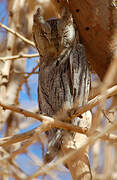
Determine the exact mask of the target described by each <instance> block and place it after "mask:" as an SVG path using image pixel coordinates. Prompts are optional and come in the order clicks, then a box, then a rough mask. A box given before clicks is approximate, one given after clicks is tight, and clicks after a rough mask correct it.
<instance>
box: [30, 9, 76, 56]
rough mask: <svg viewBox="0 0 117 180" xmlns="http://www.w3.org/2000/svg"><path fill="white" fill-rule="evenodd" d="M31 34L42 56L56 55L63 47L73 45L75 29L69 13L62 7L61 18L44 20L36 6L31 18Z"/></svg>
mask: <svg viewBox="0 0 117 180" xmlns="http://www.w3.org/2000/svg"><path fill="white" fill-rule="evenodd" d="M33 22H34V24H33V36H34V40H35V43H36V46H37V49H38V51H39V53H40V54H41V55H42V56H49V57H58V56H59V55H60V54H61V52H62V51H63V50H64V49H65V48H69V47H71V46H73V43H74V40H75V29H74V25H73V18H72V15H71V13H70V12H69V11H68V10H67V9H64V10H63V13H62V16H61V19H57V18H52V19H48V20H44V18H43V15H42V12H41V9H40V8H38V9H37V12H36V14H35V15H34V18H33Z"/></svg>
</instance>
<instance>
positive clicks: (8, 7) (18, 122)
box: [0, 0, 117, 180]
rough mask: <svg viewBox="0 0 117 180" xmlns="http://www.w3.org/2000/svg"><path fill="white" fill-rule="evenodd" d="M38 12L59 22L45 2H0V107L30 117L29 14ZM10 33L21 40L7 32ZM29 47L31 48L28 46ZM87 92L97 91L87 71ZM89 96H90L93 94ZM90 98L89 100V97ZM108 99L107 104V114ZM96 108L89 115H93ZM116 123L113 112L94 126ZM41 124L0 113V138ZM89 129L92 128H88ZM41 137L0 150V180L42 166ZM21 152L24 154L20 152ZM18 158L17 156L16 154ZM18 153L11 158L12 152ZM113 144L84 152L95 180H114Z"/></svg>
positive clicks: (34, 70) (34, 60) (32, 55)
mask: <svg viewBox="0 0 117 180" xmlns="http://www.w3.org/2000/svg"><path fill="white" fill-rule="evenodd" d="M39 6H41V7H42V9H43V11H44V12H46V13H44V16H45V18H50V17H52V16H58V14H57V12H56V10H55V8H54V6H53V4H52V2H50V1H49V0H44V1H43V0H34V1H32V0H20V1H19V0H0V23H2V24H4V25H5V26H7V27H9V28H10V30H9V29H7V28H6V27H5V28H4V27H3V26H1V25H0V102H3V103H6V104H11V105H15V106H17V107H21V108H23V109H25V110H29V111H31V112H34V113H37V112H38V95H37V88H38V71H39V65H38V64H39V56H38V52H37V50H36V48H35V46H34V43H33V37H32V25H33V14H34V13H35V11H36V9H37V8H38V7H39ZM11 30H14V31H15V32H18V33H19V34H20V35H21V36H23V37H25V38H26V40H30V41H29V42H28V41H26V40H22V39H21V38H19V37H18V36H17V35H14V34H13V33H11V32H10V31H11ZM31 43H32V44H31ZM91 76H92V89H95V92H96V91H98V89H99V87H100V84H101V82H100V79H99V77H98V75H97V74H96V73H94V72H93V71H92V74H91ZM93 92H94V91H93ZM92 97H93V96H92ZM111 103H112V99H111V98H110V99H109V100H107V101H106V108H107V109H108V108H109V107H110V106H111V105H112V104H111ZM95 112H97V107H95V108H93V109H92V113H93V114H94V115H95ZM114 120H116V111H112V112H111V113H109V114H108V116H106V115H104V114H103V116H102V118H101V121H100V124H99V130H100V131H103V129H104V127H105V126H106V124H107V123H111V121H114ZM40 124H41V123H40V122H39V121H37V120H35V119H33V118H28V117H24V116H23V115H19V114H17V113H15V112H14V111H10V110H4V109H3V108H2V107H0V137H1V138H3V137H6V136H12V135H15V134H21V133H24V132H27V131H30V130H32V129H34V128H36V127H38V126H39V125H40ZM93 124H94V126H96V125H95V123H94V122H93ZM42 138H44V136H43V135H42V137H38V138H36V140H35V141H34V142H33V143H32V142H29V145H28V146H27V147H24V144H25V143H27V142H28V139H26V140H24V141H23V140H21V141H20V142H19V143H16V144H12V145H10V146H8V147H0V180H14V179H26V178H27V179H28V176H30V175H32V174H34V173H35V172H36V171H37V170H38V169H39V168H40V167H41V166H42V151H43V143H42ZM22 147H24V149H23V148H22ZM20 149H21V152H20V151H18V152H17V150H20ZM15 151H16V152H17V153H14V154H13V152H15ZM116 153H117V147H116V141H114V143H111V142H109V141H104V140H101V139H99V140H97V141H96V142H95V144H93V145H92V146H91V147H90V149H89V159H90V165H91V168H92V173H93V176H94V179H96V180H98V179H105V180H107V179H109V180H110V179H112V180H117V154H116ZM32 179H62V180H63V179H68V180H71V179H72V178H71V175H70V173H69V171H68V170H67V169H66V168H65V167H64V166H63V165H61V164H59V166H57V167H56V168H54V170H53V171H52V173H49V174H48V175H45V176H39V177H38V176H37V178H32Z"/></svg>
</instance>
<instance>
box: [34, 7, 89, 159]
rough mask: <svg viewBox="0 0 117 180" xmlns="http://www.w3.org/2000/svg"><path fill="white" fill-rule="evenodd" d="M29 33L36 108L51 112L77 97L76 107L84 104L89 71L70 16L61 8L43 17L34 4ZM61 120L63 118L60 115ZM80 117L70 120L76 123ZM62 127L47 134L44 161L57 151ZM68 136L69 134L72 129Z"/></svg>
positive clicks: (63, 131) (87, 89) (59, 145)
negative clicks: (34, 54)
mask: <svg viewBox="0 0 117 180" xmlns="http://www.w3.org/2000/svg"><path fill="white" fill-rule="evenodd" d="M33 22H34V23H33V37H34V41H35V45H36V48H37V50H38V51H39V53H40V71H39V87H38V101H39V112H40V114H45V115H47V116H51V117H52V116H54V115H56V113H57V112H59V111H60V110H61V108H62V107H63V105H65V104H67V106H69V107H73V104H74V101H75V100H76V99H77V98H78V103H77V108H78V107H80V106H82V105H84V104H86V103H87V101H88V95H89V90H90V71H89V66H88V60H87V56H86V53H85V48H84V46H83V45H82V44H81V43H80V42H79V37H78V32H77V31H76V30H75V27H74V23H73V17H72V14H71V13H70V11H69V10H68V8H64V9H63V12H62V15H61V18H60V19H57V18H52V19H49V20H46V21H45V20H44V17H43V14H42V12H41V9H40V8H38V9H37V12H36V14H35V15H34V18H33ZM60 120H62V121H64V118H60ZM79 121H80V117H76V118H74V119H73V120H72V121H71V123H72V124H73V125H75V126H78V124H79ZM65 131H66V130H63V129H58V128H52V129H50V130H49V131H48V132H47V133H46V134H47V137H48V145H47V152H46V155H45V157H44V160H45V162H50V161H52V160H53V159H54V157H55V156H56V155H58V153H59V152H60V151H61V145H62V142H63V136H64V133H65ZM69 133H70V134H71V138H73V133H71V132H69Z"/></svg>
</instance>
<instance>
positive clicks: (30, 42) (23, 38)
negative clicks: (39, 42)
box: [0, 22, 35, 47]
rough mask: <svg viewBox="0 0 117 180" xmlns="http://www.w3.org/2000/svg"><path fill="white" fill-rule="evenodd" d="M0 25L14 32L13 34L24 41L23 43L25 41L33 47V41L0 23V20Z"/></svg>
mask: <svg viewBox="0 0 117 180" xmlns="http://www.w3.org/2000/svg"><path fill="white" fill-rule="evenodd" d="M0 26H1V27H3V28H4V29H6V30H7V31H8V32H10V33H12V34H14V35H15V36H17V37H18V38H20V39H21V40H22V41H24V42H25V43H27V44H29V45H31V46H33V47H35V44H34V42H32V41H30V40H28V39H26V38H25V37H23V36H22V35H21V34H19V33H18V32H16V31H14V30H13V29H11V28H9V27H7V26H5V25H4V24H2V23H1V22H0Z"/></svg>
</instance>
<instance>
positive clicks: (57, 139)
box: [44, 129, 63, 163]
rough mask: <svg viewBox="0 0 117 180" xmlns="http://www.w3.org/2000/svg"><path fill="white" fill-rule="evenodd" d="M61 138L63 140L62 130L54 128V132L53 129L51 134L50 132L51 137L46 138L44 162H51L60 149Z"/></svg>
mask: <svg viewBox="0 0 117 180" xmlns="http://www.w3.org/2000/svg"><path fill="white" fill-rule="evenodd" d="M62 140H63V130H62V129H56V132H55V131H54V132H53V135H52V134H51V137H49V140H48V147H47V152H46V154H45V156H44V162H45V163H49V162H51V161H52V160H53V159H54V158H55V157H56V155H58V154H59V152H60V150H61V144H62Z"/></svg>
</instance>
